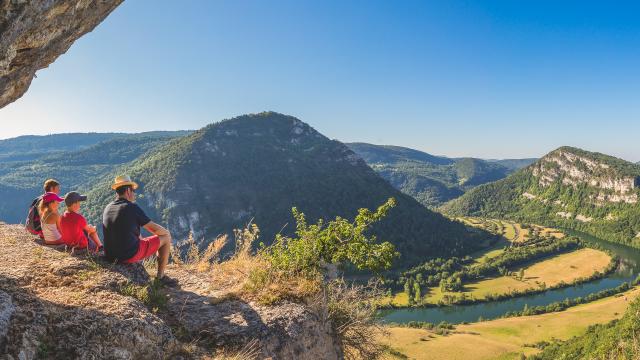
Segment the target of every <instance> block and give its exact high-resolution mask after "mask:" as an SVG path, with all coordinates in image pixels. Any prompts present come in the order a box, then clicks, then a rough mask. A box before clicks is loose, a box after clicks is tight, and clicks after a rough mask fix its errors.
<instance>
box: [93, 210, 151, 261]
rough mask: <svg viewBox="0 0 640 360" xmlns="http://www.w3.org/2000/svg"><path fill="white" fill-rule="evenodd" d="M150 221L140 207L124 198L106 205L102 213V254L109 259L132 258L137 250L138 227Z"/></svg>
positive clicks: (138, 240) (121, 259)
mask: <svg viewBox="0 0 640 360" xmlns="http://www.w3.org/2000/svg"><path fill="white" fill-rule="evenodd" d="M150 221H151V219H149V217H148V216H147V215H146V214H145V213H144V211H142V209H141V208H140V207H139V206H138V205H136V204H134V203H132V202H130V201H129V200H126V199H117V200H116V201H114V202H112V203H110V204H109V205H107V207H106V208H105V209H104V213H103V214H102V226H103V229H104V254H105V256H106V257H107V259H108V260H109V261H114V260H118V261H123V260H127V259H130V258H132V257H133V256H134V255H135V254H136V252H137V251H138V243H139V242H140V239H139V238H140V227H141V226H145V225H146V224H148V223H149V222H150Z"/></svg>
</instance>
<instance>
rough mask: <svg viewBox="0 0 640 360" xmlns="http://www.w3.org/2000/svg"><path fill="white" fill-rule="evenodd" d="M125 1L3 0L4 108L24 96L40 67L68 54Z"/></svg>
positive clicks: (0, 66)
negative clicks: (69, 50)
mask: <svg viewBox="0 0 640 360" xmlns="http://www.w3.org/2000/svg"><path fill="white" fill-rule="evenodd" d="M122 1H123V0H29V1H27V0H7V1H2V2H0V108H2V107H4V106H6V105H7V104H9V103H11V102H13V101H15V100H16V99H18V98H20V97H21V96H22V95H23V94H24V93H25V92H26V91H27V89H28V88H29V85H30V84H31V80H32V79H33V78H34V76H35V74H36V71H38V70H40V69H42V68H45V67H47V66H49V64H51V63H52V62H53V61H55V60H56V58H58V56H60V55H61V54H64V53H65V52H66V51H67V50H68V49H69V47H70V46H71V45H72V44H73V43H74V42H75V41H76V40H77V39H78V38H80V37H81V36H82V35H84V34H86V33H88V32H90V31H92V30H93V29H94V28H95V27H96V26H97V25H98V24H99V23H100V22H102V20H104V19H105V17H107V15H109V13H111V11H113V9H115V8H116V7H117V6H118V5H120V4H121V3H122Z"/></svg>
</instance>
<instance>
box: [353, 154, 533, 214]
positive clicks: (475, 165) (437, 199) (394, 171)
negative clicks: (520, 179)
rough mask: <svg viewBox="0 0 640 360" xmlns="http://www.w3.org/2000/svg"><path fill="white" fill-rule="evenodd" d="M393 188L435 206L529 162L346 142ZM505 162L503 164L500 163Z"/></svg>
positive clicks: (502, 176) (504, 175)
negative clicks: (475, 157)
mask: <svg viewBox="0 0 640 360" xmlns="http://www.w3.org/2000/svg"><path fill="white" fill-rule="evenodd" d="M347 145H348V146H349V147H350V148H351V149H352V150H353V151H354V152H355V153H356V154H358V155H359V156H360V157H362V158H363V159H364V160H365V161H366V162H367V164H369V166H371V167H372V168H373V169H374V170H375V171H377V172H378V173H379V174H380V175H381V176H382V177H383V178H385V179H386V180H387V181H389V182H390V183H391V184H392V185H393V186H394V187H395V188H396V189H398V190H400V191H402V192H403V193H405V194H407V195H410V196H413V197H414V198H415V199H417V200H418V201H420V202H421V203H422V204H423V205H425V206H431V207H436V206H439V205H441V204H443V203H444V202H446V201H449V200H451V199H454V198H456V197H458V196H460V195H462V194H463V193H464V192H465V191H467V190H469V189H472V188H473V187H475V186H477V185H480V184H484V183H487V182H491V181H495V180H499V179H502V178H504V177H506V176H507V175H508V174H509V173H511V172H512V171H514V170H515V169H517V168H518V166H526V165H525V164H529V163H530V162H529V160H528V159H522V160H517V159H516V160H490V161H485V160H481V159H474V158H458V159H452V158H447V157H443V156H434V155H431V154H427V153H424V152H421V151H418V150H413V149H408V148H404V147H400V146H389V145H372V144H365V143H351V144H347ZM503 164H504V165H503Z"/></svg>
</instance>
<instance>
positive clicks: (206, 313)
mask: <svg viewBox="0 0 640 360" xmlns="http://www.w3.org/2000/svg"><path fill="white" fill-rule="evenodd" d="M0 246H1V247H2V249H3V251H2V252H0V354H5V357H2V356H0V358H3V359H5V358H6V359H34V358H43V359H72V358H73V359H103V358H108V359H162V358H167V359H190V358H195V359H198V358H207V359H211V358H217V356H222V354H225V353H226V354H228V353H229V352H230V351H233V350H237V349H245V352H247V353H251V354H254V355H255V357H256V358H260V359H262V358H272V359H339V358H341V357H342V353H341V350H340V348H339V347H338V346H337V344H336V342H335V341H334V338H335V337H334V336H333V332H332V328H331V326H330V324H328V322H327V321H326V320H325V319H324V318H325V317H324V316H322V314H318V313H317V312H316V311H314V310H312V309H311V308H309V307H308V306H305V305H301V304H296V303H281V304H279V305H275V306H260V305H258V304H254V303H250V302H244V301H242V300H240V299H237V298H232V297H230V296H229V294H225V293H222V292H220V291H213V290H211V288H212V287H211V286H210V285H211V282H210V279H207V277H206V274H199V273H196V272H193V271H188V270H185V269H182V268H180V267H176V266H174V267H172V268H171V269H170V270H169V275H170V276H172V277H174V278H176V279H178V282H179V285H178V286H177V287H175V288H164V289H161V290H159V291H161V292H162V295H164V296H165V299H166V303H164V304H162V303H159V302H158V303H157V304H154V303H153V301H150V300H149V299H150V297H151V296H153V293H150V292H148V290H147V291H145V290H144V288H143V286H144V285H145V284H148V282H149V276H148V274H147V272H146V270H145V269H144V267H142V266H141V265H138V266H132V265H128V266H121V265H117V266H116V265H112V264H107V263H103V262H102V261H101V260H100V259H96V258H90V257H87V256H86V255H82V254H69V253H68V252H65V251H63V249H54V248H51V247H45V246H42V245H39V244H36V243H35V242H34V241H33V239H32V238H31V237H30V236H27V235H25V232H24V229H23V228H22V227H21V226H18V225H2V224H0ZM15 259H20V261H15ZM145 296H146V297H145Z"/></svg>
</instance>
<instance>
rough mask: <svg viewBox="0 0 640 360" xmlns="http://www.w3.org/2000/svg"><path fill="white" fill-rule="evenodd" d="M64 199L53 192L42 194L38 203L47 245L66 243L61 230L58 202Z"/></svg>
mask: <svg viewBox="0 0 640 360" xmlns="http://www.w3.org/2000/svg"><path fill="white" fill-rule="evenodd" d="M62 201H64V199H63V198H61V197H60V196H58V194H56V193H53V192H48V193H45V194H44V195H42V200H40V204H39V205H38V212H39V213H40V217H41V219H42V220H41V221H40V226H41V227H42V235H43V238H44V243H45V244H46V245H60V244H64V243H63V241H62V233H61V231H60V215H59V214H58V204H59V203H60V202H62Z"/></svg>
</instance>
